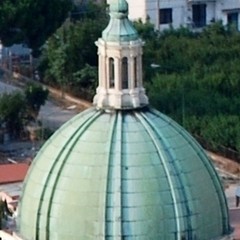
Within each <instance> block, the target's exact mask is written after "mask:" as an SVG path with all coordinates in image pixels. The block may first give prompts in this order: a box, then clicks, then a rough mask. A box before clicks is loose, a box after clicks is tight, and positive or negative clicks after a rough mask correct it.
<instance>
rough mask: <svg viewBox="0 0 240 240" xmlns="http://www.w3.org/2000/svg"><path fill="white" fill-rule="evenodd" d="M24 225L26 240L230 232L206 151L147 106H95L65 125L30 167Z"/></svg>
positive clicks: (203, 236) (204, 238)
mask: <svg viewBox="0 0 240 240" xmlns="http://www.w3.org/2000/svg"><path fill="white" fill-rule="evenodd" d="M18 220H19V224H20V225H19V231H20V234H21V235H22V236H24V239H26V240H30V239H31V240H32V239H34V240H97V239H98V240H117V239H127V240H183V239H185V240H187V239H188V240H190V239H196V240H210V239H220V238H221V236H224V235H225V234H227V233H228V232H229V225H228V223H229V219H228V210H227V205H226V199H225V196H224V192H223V189H222V186H221V183H220V181H219V178H218V176H217V173H216V172H215V170H214V168H213V166H212V164H211V162H210V161H209V159H208V158H207V156H206V154H205V152H204V150H203V149H202V148H201V147H200V146H199V145H198V143H197V142H196V141H195V140H194V139H193V138H192V137H191V136H190V135H189V134H188V133H187V132H186V131H185V130H184V129H183V128H182V127H180V126H179V125H178V124H177V123H176V122H174V121H173V120H171V119H169V118H168V117H166V116H165V115H163V114H161V113H159V112H158V111H156V110H153V109H150V108H143V109H139V110H129V111H120V110H119V111H118V110H115V111H112V112H105V111H103V110H96V109H95V108H91V109H89V110H87V111H84V112H82V113H80V114H79V115H77V116H76V117H74V118H73V119H71V120H70V121H69V122H67V123H66V124H65V125H64V126H63V127H61V128H60V129H59V130H58V131H57V132H56V133H55V134H54V135H53V136H52V137H51V138H50V139H49V140H48V141H47V143H46V144H45V145H44V146H43V148H42V149H41V151H40V152H39V153H38V155H37V157H36V158H35V159H34V161H33V164H32V166H31V169H30V171H29V174H28V176H27V178H26V181H25V184H24V190H23V195H22V198H21V204H20V212H19V219H18Z"/></svg>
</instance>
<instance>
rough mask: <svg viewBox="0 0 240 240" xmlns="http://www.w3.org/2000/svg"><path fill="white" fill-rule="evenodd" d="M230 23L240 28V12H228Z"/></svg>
mask: <svg viewBox="0 0 240 240" xmlns="http://www.w3.org/2000/svg"><path fill="white" fill-rule="evenodd" d="M227 21H228V24H229V25H231V26H233V27H234V28H236V29H238V12H232V13H228V14H227Z"/></svg>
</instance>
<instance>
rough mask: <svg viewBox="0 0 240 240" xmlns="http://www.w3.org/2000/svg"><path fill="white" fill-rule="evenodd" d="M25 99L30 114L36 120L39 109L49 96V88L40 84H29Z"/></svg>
mask: <svg viewBox="0 0 240 240" xmlns="http://www.w3.org/2000/svg"><path fill="white" fill-rule="evenodd" d="M24 93H25V99H26V104H27V110H28V115H29V116H30V117H32V119H33V120H35V121H36V119H37V116H38V113H39V110H40V108H41V106H42V105H44V104H45V102H46V100H47V97H48V93H49V91H48V89H45V88H43V87H42V85H39V84H28V85H27V86H26V88H25V91H24Z"/></svg>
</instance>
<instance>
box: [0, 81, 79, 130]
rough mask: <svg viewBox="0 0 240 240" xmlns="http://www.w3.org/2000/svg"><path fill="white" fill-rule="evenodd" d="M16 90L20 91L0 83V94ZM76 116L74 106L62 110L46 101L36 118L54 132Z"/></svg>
mask: <svg viewBox="0 0 240 240" xmlns="http://www.w3.org/2000/svg"><path fill="white" fill-rule="evenodd" d="M17 90H18V91H22V90H21V89H20V88H18V87H15V86H13V85H10V84H6V83H3V82H1V81H0V94H3V93H4V92H7V93H10V92H13V91H17ZM76 114H77V110H76V109H75V106H74V105H72V106H70V107H68V108H62V107H60V106H57V105H56V104H54V103H53V102H51V101H46V104H45V105H44V106H42V107H41V110H40V112H39V116H38V118H39V120H40V121H42V123H43V125H44V126H46V127H49V128H51V129H53V130H56V129H58V128H59V127H60V126H61V125H62V124H63V123H65V122H66V121H68V120H69V119H71V118H72V117H73V116H75V115H76Z"/></svg>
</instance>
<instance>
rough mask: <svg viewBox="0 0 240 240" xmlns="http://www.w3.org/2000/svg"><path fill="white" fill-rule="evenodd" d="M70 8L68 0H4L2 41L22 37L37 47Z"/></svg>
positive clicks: (1, 7) (0, 13) (0, 8)
mask: <svg viewBox="0 0 240 240" xmlns="http://www.w3.org/2000/svg"><path fill="white" fill-rule="evenodd" d="M71 8H72V3H71V1H69V0H3V1H1V4H0V35H1V40H2V41H3V42H4V44H6V45H8V44H12V43H15V42H20V41H24V42H26V43H27V44H28V45H29V46H30V47H31V48H33V49H34V50H37V49H38V48H39V47H40V46H42V44H43V43H44V42H45V40H46V39H47V38H48V37H49V36H50V35H51V34H52V33H53V32H54V31H55V30H56V29H57V28H58V27H59V26H60V25H61V23H62V22H63V21H64V19H65V18H66V17H67V14H68V12H69V11H70V10H71Z"/></svg>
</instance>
